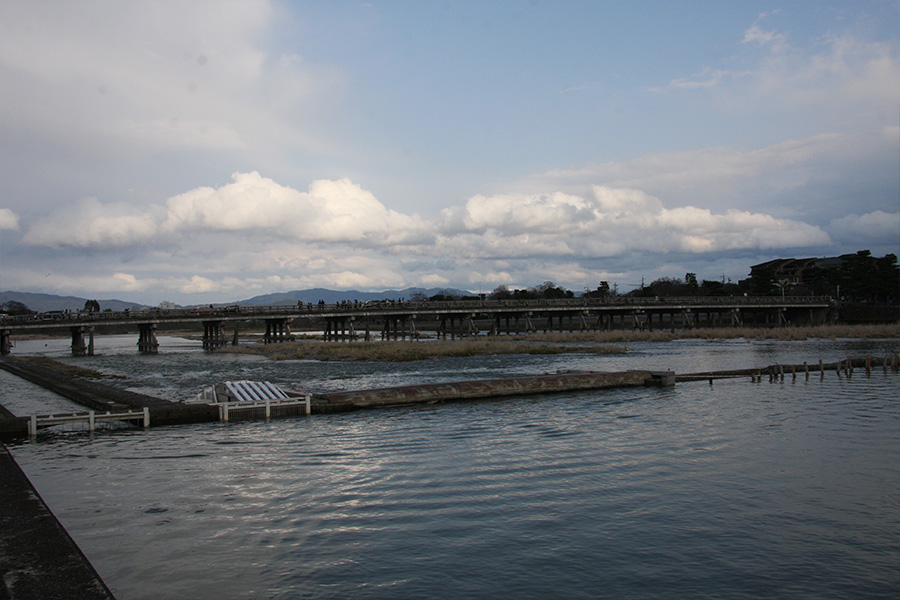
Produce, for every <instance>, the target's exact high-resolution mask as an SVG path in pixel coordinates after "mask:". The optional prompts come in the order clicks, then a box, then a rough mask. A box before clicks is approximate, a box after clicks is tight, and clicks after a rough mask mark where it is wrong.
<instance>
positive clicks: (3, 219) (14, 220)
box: [0, 208, 19, 230]
mask: <svg viewBox="0 0 900 600" xmlns="http://www.w3.org/2000/svg"><path fill="white" fill-rule="evenodd" d="M18 228H19V215H17V214H16V213H14V212H13V211H11V210H9V209H8V208H0V230H3V229H6V230H16V229H18Z"/></svg>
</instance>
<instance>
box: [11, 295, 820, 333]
mask: <svg viewBox="0 0 900 600" xmlns="http://www.w3.org/2000/svg"><path fill="white" fill-rule="evenodd" d="M831 302H832V299H831V297H830V296H784V297H782V296H677V297H652V298H638V297H626V298H623V297H617V298H555V299H546V300H531V299H529V300H523V299H507V300H456V301H452V300H440V301H422V302H418V301H417V302H413V301H392V300H383V301H370V302H340V303H335V304H308V303H306V304H296V305H283V306H240V305H232V306H226V307H209V308H206V307H199V308H175V309H148V310H133V311H132V310H126V311H116V312H113V311H107V312H85V311H69V312H63V311H52V312H46V313H37V314H32V315H15V316H9V315H6V316H4V317H3V322H2V323H0V326H3V325H9V326H16V325H19V326H21V325H28V326H31V327H40V326H41V325H44V324H46V325H48V326H61V325H65V324H73V325H74V324H93V323H97V324H102V323H104V322H112V321H118V322H122V321H126V322H127V321H130V322H148V321H154V320H159V321H175V320H179V319H184V320H198V321H199V320H204V319H208V320H216V319H234V318H245V319H265V318H270V317H285V318H296V317H300V316H305V315H313V316H314V315H316V314H319V313H336V312H337V313H343V314H352V313H372V312H377V313H382V314H390V313H394V312H399V313H409V312H414V311H427V312H432V313H439V312H448V313H450V312H478V311H481V310H490V311H497V310H502V309H504V308H508V309H510V310H522V309H533V310H541V309H557V310H558V309H565V308H571V309H573V310H576V309H590V308H613V307H623V308H627V307H631V306H634V307H638V306H642V307H648V306H658V307H665V306H677V305H690V306H692V307H695V308H701V307H703V306H709V307H716V306H723V305H733V306H746V307H753V306H772V305H778V306H809V305H820V306H821V305H823V304H830V303H831Z"/></svg>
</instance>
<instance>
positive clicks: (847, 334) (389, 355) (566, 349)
mask: <svg viewBox="0 0 900 600" xmlns="http://www.w3.org/2000/svg"><path fill="white" fill-rule="evenodd" d="M738 338H744V339H748V340H765V339H772V340H780V341H797V340H807V339H839V338H850V339H891V338H900V324H890V325H819V326H814V327H780V328H772V329H760V328H749V327H737V328H735V327H727V328H724V327H723V328H715V329H713V328H710V329H706V328H703V329H685V330H676V331H661V330H659V331H639V330H636V331H632V330H614V331H585V332H569V333H565V332H563V333H558V332H556V333H531V334H526V335H518V336H494V337H486V336H482V337H470V338H466V339H462V340H452V341H450V340H433V339H432V340H421V341H419V342H415V341H377V342H364V341H351V342H323V341H322V340H321V339H310V338H305V337H303V338H300V339H298V340H296V341H294V342H283V343H278V344H262V343H258V344H254V345H249V346H248V345H244V346H226V347H225V348H222V349H220V350H217V352H230V353H241V354H256V355H261V356H265V357H266V358H269V359H270V360H275V361H278V360H344V361H361V360H376V361H391V362H401V361H416V360H426V359H437V358H444V357H465V356H482V355H484V356H486V355H492V354H567V353H581V354H584V353H590V354H618V353H626V352H627V351H628V344H629V343H634V342H670V341H674V340H688V339H699V340H721V339H738Z"/></svg>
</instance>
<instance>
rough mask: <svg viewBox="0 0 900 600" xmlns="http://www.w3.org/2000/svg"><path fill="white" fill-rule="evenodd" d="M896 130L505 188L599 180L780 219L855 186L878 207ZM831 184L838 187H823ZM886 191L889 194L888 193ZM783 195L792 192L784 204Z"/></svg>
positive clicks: (578, 170) (671, 158) (637, 162)
mask: <svg viewBox="0 0 900 600" xmlns="http://www.w3.org/2000/svg"><path fill="white" fill-rule="evenodd" d="M897 135H898V132H897V128H896V127H887V128H884V129H882V130H878V131H866V132H862V133H856V134H842V133H823V134H817V135H814V136H809V137H805V138H800V139H795V140H786V141H783V142H779V143H777V144H773V145H770V146H765V147H762V148H756V149H746V150H745V149H737V148H728V147H713V148H703V149H699V150H689V151H682V152H669V153H661V154H649V155H645V156H640V157H637V158H634V159H631V160H628V161H623V162H609V163H599V164H586V165H581V166H578V167H572V168H567V169H553V170H551V171H547V172H546V173H539V174H535V175H531V176H529V177H527V178H524V179H522V180H520V181H518V182H514V183H512V184H510V185H511V187H513V188H514V189H519V190H531V191H532V192H534V191H540V192H545V191H550V190H563V191H565V192H567V193H582V192H580V191H579V190H584V189H589V188H590V187H591V186H592V185H593V184H594V183H596V182H603V184H604V185H606V186H607V187H611V188H632V189H640V190H643V191H645V192H647V193H649V194H653V195H655V196H658V197H660V198H663V199H664V201H665V202H666V204H667V205H668V206H672V207H675V206H677V205H679V204H681V205H686V204H690V205H693V206H697V207H701V208H709V209H711V210H714V211H719V212H724V211H726V210H728V209H729V208H734V207H736V206H745V205H747V204H748V203H751V202H752V204H753V205H755V206H757V207H759V210H761V211H766V212H770V213H778V214H777V216H790V215H789V214H788V212H789V211H790V213H792V215H793V216H801V217H804V216H806V215H808V214H812V213H816V212H817V211H820V210H821V209H822V208H823V207H825V206H829V205H831V206H830V207H835V208H838V209H840V208H842V206H843V205H844V204H845V196H844V192H843V189H844V187H846V186H852V187H853V188H854V189H856V190H858V191H860V190H868V189H872V190H873V191H872V193H865V192H860V194H859V195H860V197H859V202H860V203H862V204H863V205H864V206H862V208H864V209H867V210H875V209H877V208H880V207H881V205H884V204H885V203H886V202H890V203H891V204H895V203H896V200H895V199H896V193H900V190H897V180H898V179H897V178H898V176H900V173H898V169H897V165H896V147H897ZM873 165H877V166H878V168H875V169H873ZM829 181H836V182H840V184H841V185H830V186H822V182H829ZM885 189H887V190H891V189H893V190H894V191H891V192H889V193H887V194H885V192H884V190H885ZM785 197H790V202H789V203H786V202H785V201H784V198H785ZM830 214H833V211H831V212H830ZM828 220H830V216H829V218H828ZM827 222H828V221H827V220H826V221H824V222H820V223H818V224H819V225H822V226H824V225H826V224H827Z"/></svg>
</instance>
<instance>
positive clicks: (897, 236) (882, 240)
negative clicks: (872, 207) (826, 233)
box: [829, 210, 900, 245]
mask: <svg viewBox="0 0 900 600" xmlns="http://www.w3.org/2000/svg"><path fill="white" fill-rule="evenodd" d="M829 230H830V231H831V232H832V233H833V235H834V236H835V237H836V238H838V239H839V240H850V241H857V240H859V241H866V242H868V243H869V244H871V245H878V244H894V245H900V212H897V213H886V212H884V211H881V210H876V211H874V212H871V213H868V214H864V215H856V214H853V215H847V216H846V217H841V218H839V219H834V220H832V221H831V226H830V227H829Z"/></svg>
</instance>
